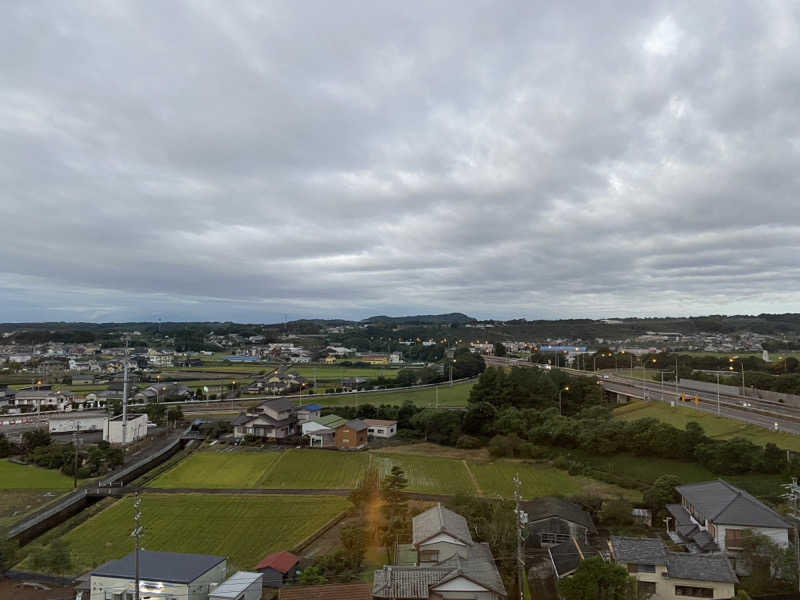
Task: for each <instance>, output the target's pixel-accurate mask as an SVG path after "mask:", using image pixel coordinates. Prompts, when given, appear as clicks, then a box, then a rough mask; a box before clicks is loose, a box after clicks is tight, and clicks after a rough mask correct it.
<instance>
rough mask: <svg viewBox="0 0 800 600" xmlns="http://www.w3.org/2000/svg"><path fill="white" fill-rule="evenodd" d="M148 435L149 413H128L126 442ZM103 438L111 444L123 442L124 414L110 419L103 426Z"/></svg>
mask: <svg viewBox="0 0 800 600" xmlns="http://www.w3.org/2000/svg"><path fill="white" fill-rule="evenodd" d="M146 435H147V415H144V414H142V415H128V425H127V427H126V431H125V443H126V444H130V443H131V442H136V441H138V440H141V439H143V438H144V437H145V436H146ZM103 439H104V440H105V441H107V442H108V443H109V444H121V443H122V415H117V416H116V417H112V418H111V419H108V420H107V421H106V423H105V426H104V427H103Z"/></svg>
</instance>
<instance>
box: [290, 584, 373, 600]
mask: <svg viewBox="0 0 800 600" xmlns="http://www.w3.org/2000/svg"><path fill="white" fill-rule="evenodd" d="M278 598H279V600H370V594H369V585H367V584H366V583H329V584H326V585H299V586H297V587H288V588H283V589H281V591H280V593H279V595H278Z"/></svg>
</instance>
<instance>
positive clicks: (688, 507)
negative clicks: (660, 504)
mask: <svg viewBox="0 0 800 600" xmlns="http://www.w3.org/2000/svg"><path fill="white" fill-rule="evenodd" d="M676 490H677V491H678V493H679V494H680V495H681V503H680V504H670V505H668V506H667V510H668V511H669V513H670V515H671V516H672V522H671V523H670V529H671V530H672V534H671V535H672V536H673V539H675V540H676V541H680V542H681V543H683V544H685V545H686V546H687V547H689V548H690V549H691V550H695V551H698V550H699V551H701V552H704V551H716V550H723V551H726V552H728V554H730V555H731V558H732V559H733V560H734V564H735V556H736V552H737V551H738V550H740V549H741V540H742V539H743V537H744V536H745V535H747V533H746V532H748V531H755V532H757V533H760V534H763V535H765V536H767V537H768V538H770V539H771V540H772V541H773V542H775V543H776V544H778V545H779V546H781V547H782V548H785V547H787V546H788V545H789V528H790V525H789V523H787V522H786V520H785V519H784V518H783V517H781V516H780V515H779V514H778V513H776V512H775V511H774V510H772V509H771V508H769V507H768V506H766V505H765V504H764V503H763V502H761V501H759V500H757V499H755V498H754V497H753V496H751V495H750V494H748V493H747V492H745V491H744V490H740V489H739V488H736V487H734V486H732V485H731V484H729V483H727V482H725V481H722V480H717V481H706V482H703V483H696V484H692V485H683V486H680V487H678V488H676Z"/></svg>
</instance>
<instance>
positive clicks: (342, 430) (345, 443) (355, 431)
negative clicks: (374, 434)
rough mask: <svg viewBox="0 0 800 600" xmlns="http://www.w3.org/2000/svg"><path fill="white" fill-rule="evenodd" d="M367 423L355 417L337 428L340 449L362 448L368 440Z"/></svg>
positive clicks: (337, 444) (336, 438)
mask: <svg viewBox="0 0 800 600" xmlns="http://www.w3.org/2000/svg"><path fill="white" fill-rule="evenodd" d="M367 438H368V436H367V424H366V423H364V421H359V420H358V419H353V420H351V421H347V422H346V423H344V424H343V425H339V426H338V427H337V428H336V435H335V438H334V439H335V440H336V447H337V448H339V450H360V449H361V448H365V447H366V446H367V442H368V439H367Z"/></svg>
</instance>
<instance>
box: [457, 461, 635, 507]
mask: <svg viewBox="0 0 800 600" xmlns="http://www.w3.org/2000/svg"><path fill="white" fill-rule="evenodd" d="M468 464H469V468H470V470H471V471H472V473H473V474H474V476H475V479H476V480H477V482H478V485H479V486H480V489H481V492H482V494H483V495H484V496H490V497H497V496H500V497H503V498H513V497H514V476H515V475H519V478H520V481H521V482H522V496H523V497H524V498H539V497H541V496H572V495H577V494H592V495H596V496H602V497H606V498H617V497H623V498H628V499H630V500H632V501H638V500H640V499H641V494H640V493H639V492H637V491H635V490H629V489H625V488H621V487H619V486H615V485H611V484H609V483H604V482H601V481H597V480H594V479H591V478H589V477H575V476H573V475H570V474H569V473H567V472H566V471H562V470H560V469H556V468H555V467H551V466H547V465H541V466H539V465H530V464H525V463H513V462H506V461H496V462H490V463H479V462H470V463H468Z"/></svg>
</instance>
